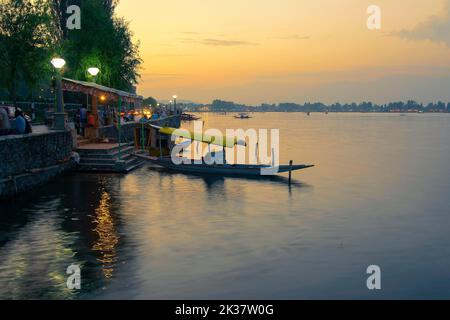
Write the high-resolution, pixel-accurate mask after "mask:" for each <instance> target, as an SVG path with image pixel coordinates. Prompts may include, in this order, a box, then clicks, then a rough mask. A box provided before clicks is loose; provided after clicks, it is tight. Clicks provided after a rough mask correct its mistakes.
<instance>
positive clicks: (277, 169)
mask: <svg viewBox="0 0 450 320" xmlns="http://www.w3.org/2000/svg"><path fill="white" fill-rule="evenodd" d="M151 127H152V128H154V129H156V130H157V131H158V132H159V135H160V136H161V135H166V136H171V135H176V136H178V137H180V138H184V139H187V141H185V142H183V143H182V144H188V145H191V144H192V143H193V142H194V141H197V142H202V143H206V144H208V145H216V146H220V147H222V148H223V152H222V154H221V155H220V158H221V159H223V160H224V162H226V161H225V159H226V149H227V148H233V147H234V146H236V145H237V146H246V143H245V141H242V140H239V139H238V138H237V137H225V139H216V137H214V136H208V135H197V134H196V133H195V132H191V131H189V130H177V129H176V128H170V127H159V126H155V125H151ZM159 141H160V145H159V147H160V153H159V157H155V156H151V155H149V154H148V153H146V151H142V152H136V153H134V156H135V157H138V158H141V159H144V160H148V161H150V162H151V163H153V164H156V165H158V166H161V167H164V168H167V169H170V170H175V171H181V172H188V173H200V174H215V175H232V176H274V175H277V174H279V173H284V172H289V177H291V173H292V172H293V171H297V170H303V169H307V168H312V167H314V165H309V164H300V165H293V163H292V161H291V163H290V164H289V165H279V166H275V163H272V165H269V164H248V165H247V164H227V163H225V164H208V163H207V162H206V161H205V160H206V159H208V157H212V154H213V153H212V152H210V153H208V154H207V155H206V156H205V157H204V158H202V160H198V161H194V160H192V159H187V158H181V157H178V158H177V159H175V160H177V161H176V162H174V161H173V160H174V159H172V157H171V156H163V151H162V146H161V139H160V140H159ZM169 151H170V150H169ZM214 154H215V157H214V158H216V159H217V152H214ZM272 156H274V151H273V150H272ZM211 159H212V158H210V160H211ZM177 163H179V164H177Z"/></svg>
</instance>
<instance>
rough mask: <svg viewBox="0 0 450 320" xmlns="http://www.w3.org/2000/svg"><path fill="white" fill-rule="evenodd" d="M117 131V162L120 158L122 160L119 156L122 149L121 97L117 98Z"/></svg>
mask: <svg viewBox="0 0 450 320" xmlns="http://www.w3.org/2000/svg"><path fill="white" fill-rule="evenodd" d="M118 117H119V118H118V119H119V120H118V129H119V153H118V156H119V159H118V160H120V159H121V158H122V155H121V151H122V150H121V147H122V97H121V96H119V115H118Z"/></svg>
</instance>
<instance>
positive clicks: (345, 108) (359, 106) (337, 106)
mask: <svg viewBox="0 0 450 320" xmlns="http://www.w3.org/2000/svg"><path fill="white" fill-rule="evenodd" d="M205 107H206V108H205ZM189 110H190V111H205V110H208V111H212V112H450V102H448V103H445V102H436V103H428V104H423V103H419V102H416V101H414V100H409V101H406V102H403V101H399V102H390V103H386V104H375V103H372V102H362V103H355V102H354V103H343V104H341V103H334V104H325V103H320V102H315V103H310V102H307V103H304V104H298V103H279V104H261V105H259V106H249V105H245V104H239V103H234V102H231V101H223V100H219V99H216V100H214V101H213V102H212V104H210V105H207V106H204V105H192V106H190V107H189Z"/></svg>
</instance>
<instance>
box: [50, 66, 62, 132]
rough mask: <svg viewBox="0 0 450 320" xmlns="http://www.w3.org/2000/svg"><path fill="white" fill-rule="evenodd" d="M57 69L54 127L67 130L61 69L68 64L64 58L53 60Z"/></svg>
mask: <svg viewBox="0 0 450 320" xmlns="http://www.w3.org/2000/svg"><path fill="white" fill-rule="evenodd" d="M51 63H52V65H53V67H54V68H55V69H56V71H57V72H56V112H55V113H54V120H53V129H54V130H66V113H65V112H64V98H63V91H62V76H61V69H62V68H63V67H64V65H65V64H66V61H65V60H64V59H62V58H54V59H52V61H51Z"/></svg>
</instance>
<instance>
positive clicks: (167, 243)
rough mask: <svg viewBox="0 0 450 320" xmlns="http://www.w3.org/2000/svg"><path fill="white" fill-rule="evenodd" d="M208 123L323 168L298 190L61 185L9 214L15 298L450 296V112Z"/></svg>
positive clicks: (8, 295)
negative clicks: (74, 281)
mask: <svg viewBox="0 0 450 320" xmlns="http://www.w3.org/2000/svg"><path fill="white" fill-rule="evenodd" d="M200 116H202V118H203V120H204V121H205V128H218V129H222V130H223V129H226V128H230V129H232V128H244V129H246V128H278V129H280V142H281V150H280V157H281V162H282V163H286V162H288V161H289V160H294V163H296V164H301V163H312V164H315V165H316V167H314V168H311V169H308V170H305V171H299V172H295V173H294V181H293V184H292V185H291V186H289V185H288V183H287V179H286V175H282V176H281V177H280V178H272V179H263V180H257V179H242V178H234V177H216V176H195V175H185V174H181V173H172V172H168V171H165V170H162V169H156V168H149V167H148V166H147V165H145V166H143V167H141V168H140V169H138V170H136V171H134V172H132V173H130V174H128V175H118V174H104V175H103V174H84V173H69V174H66V175H64V176H61V177H59V178H57V179H56V180H54V181H52V182H51V183H49V184H46V185H44V186H42V187H40V188H38V189H36V190H33V191H31V192H28V193H27V194H24V195H21V196H19V197H17V198H16V199H14V200H11V201H8V202H2V203H0V212H1V215H0V298H2V299H19V298H23V299H381V298H385V299H432V298H437V299H448V298H450V232H449V230H450V197H449V195H450V143H449V137H450V115H449V114H408V115H406V116H399V115H398V114H357V113H349V114H334V113H331V114H328V115H325V114H315V113H313V114H311V116H310V117H308V116H306V115H305V114H301V113H264V114H262V113H261V114H254V115H252V116H253V118H252V119H249V120H238V119H234V118H233V115H232V114H229V115H218V114H211V113H205V114H200ZM72 264H75V265H80V266H81V270H82V271H81V276H82V278H81V281H82V288H81V290H80V291H70V290H69V289H67V286H66V280H67V277H68V275H67V274H66V269H67V268H68V266H70V265H72ZM370 265H378V266H380V268H381V271H382V278H381V279H382V290H379V291H370V290H368V289H367V286H366V280H367V278H368V276H369V275H368V274H367V273H366V270H367V267H368V266H370Z"/></svg>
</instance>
